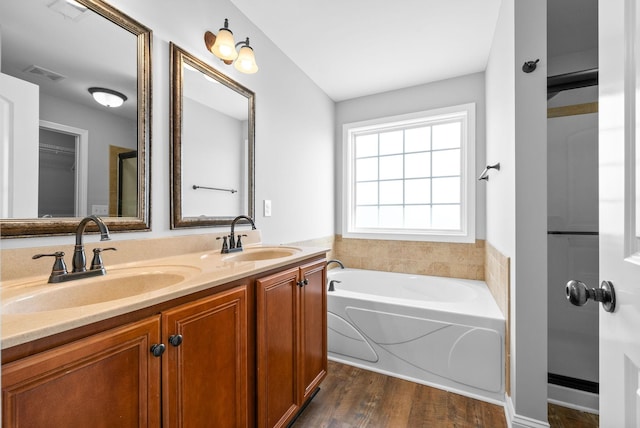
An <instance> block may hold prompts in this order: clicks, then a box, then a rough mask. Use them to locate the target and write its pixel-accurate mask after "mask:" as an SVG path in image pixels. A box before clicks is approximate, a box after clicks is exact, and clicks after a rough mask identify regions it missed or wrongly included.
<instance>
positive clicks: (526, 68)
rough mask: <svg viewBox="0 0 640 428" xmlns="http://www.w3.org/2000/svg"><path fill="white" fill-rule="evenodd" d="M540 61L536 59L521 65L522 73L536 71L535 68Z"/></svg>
mask: <svg viewBox="0 0 640 428" xmlns="http://www.w3.org/2000/svg"><path fill="white" fill-rule="evenodd" d="M539 61H540V59H537V60H535V61H527V62H525V63H524V64H523V65H522V71H524V72H525V73H531V72H532V71H533V70H535V69H536V67H538V62H539Z"/></svg>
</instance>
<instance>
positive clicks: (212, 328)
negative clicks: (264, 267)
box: [2, 258, 327, 428]
mask: <svg viewBox="0 0 640 428" xmlns="http://www.w3.org/2000/svg"><path fill="white" fill-rule="evenodd" d="M270 273H272V274H269V272H268V273H267V274H266V275H267V276H265V277H262V278H259V279H256V276H250V277H247V278H245V279H239V280H236V281H234V282H233V283H229V284H225V285H222V286H219V287H216V288H215V289H210V290H203V291H200V292H197V293H195V294H193V295H191V296H184V297H181V298H178V299H176V300H173V301H168V302H164V303H160V304H158V305H155V306H152V307H148V308H144V309H140V310H138V311H136V312H134V313H128V314H123V315H121V316H118V317H115V318H111V319H107V320H103V321H101V322H98V323H96V324H92V325H88V326H83V327H79V328H78V329H75V330H70V331H66V332H62V333H59V334H57V335H54V336H50V337H46V338H43V339H39V340H36V341H34V342H29V343H25V344H22V345H18V346H17V347H14V348H9V349H8V350H4V351H7V352H4V351H3V362H4V364H3V365H2V427H3V428H14V427H17V428H22V427H25V428H26V427H29V428H38V427H66V426H68V427H88V426H90V427H94V428H96V427H105V428H111V427H187V426H193V427H210V426H211V427H213V426H215V427H225V428H227V427H229V428H232V427H253V426H259V427H277V426H286V424H287V423H289V422H290V421H291V420H292V419H293V417H294V416H295V415H296V413H297V412H298V411H299V410H300V409H301V408H302V406H303V405H304V403H305V402H306V401H307V400H309V398H310V397H311V396H312V394H313V393H314V391H315V390H316V389H317V386H318V384H319V383H320V382H321V381H322V380H323V379H324V377H325V376H326V371H327V337H326V330H327V324H326V318H327V316H326V290H325V282H326V262H325V259H324V258H316V259H312V260H308V261H306V262H302V264H300V265H290V266H289V267H284V268H280V269H274V270H272V271H270ZM154 345H159V346H158V347H156V348H154ZM154 349H155V351H156V352H155V354H156V355H154Z"/></svg>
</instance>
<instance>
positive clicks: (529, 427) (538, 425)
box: [504, 395, 550, 428]
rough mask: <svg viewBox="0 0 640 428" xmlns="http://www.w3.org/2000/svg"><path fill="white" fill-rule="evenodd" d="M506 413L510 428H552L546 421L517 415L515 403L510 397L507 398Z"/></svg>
mask: <svg viewBox="0 0 640 428" xmlns="http://www.w3.org/2000/svg"><path fill="white" fill-rule="evenodd" d="M504 413H505V417H506V419H507V425H508V427H509V428H550V426H549V423H548V422H546V421H539V420H537V419H532V418H528V417H526V416H522V415H518V414H516V412H515V409H514V408H513V401H511V397H509V396H508V395H507V396H505V403H504Z"/></svg>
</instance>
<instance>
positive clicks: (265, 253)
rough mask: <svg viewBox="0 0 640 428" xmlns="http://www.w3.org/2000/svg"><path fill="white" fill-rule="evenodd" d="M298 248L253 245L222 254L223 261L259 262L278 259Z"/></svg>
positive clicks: (291, 253) (296, 250) (290, 254)
mask: <svg viewBox="0 0 640 428" xmlns="http://www.w3.org/2000/svg"><path fill="white" fill-rule="evenodd" d="M300 251H301V250H300V248H295V247H253V248H251V247H250V248H245V249H244V250H242V251H241V252H238V253H231V254H226V255H224V256H222V261H225V262H259V261H262V260H272V259H279V258H282V257H289V256H292V255H294V254H296V253H298V252H300Z"/></svg>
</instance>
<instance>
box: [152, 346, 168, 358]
mask: <svg viewBox="0 0 640 428" xmlns="http://www.w3.org/2000/svg"><path fill="white" fill-rule="evenodd" d="M165 349H166V346H164V343H156V344H154V345H152V346H151V353H152V354H153V356H154V357H159V356H161V355H162V354H164V350H165Z"/></svg>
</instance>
